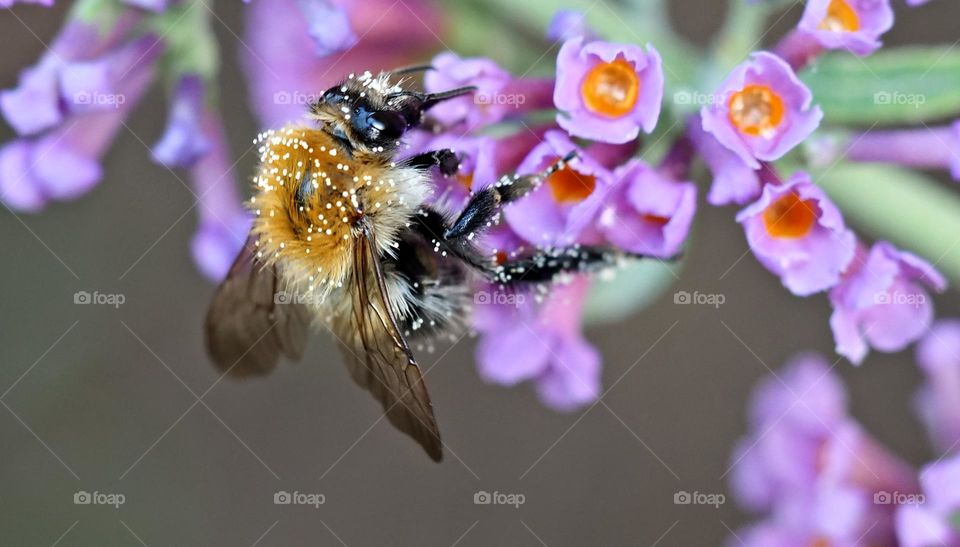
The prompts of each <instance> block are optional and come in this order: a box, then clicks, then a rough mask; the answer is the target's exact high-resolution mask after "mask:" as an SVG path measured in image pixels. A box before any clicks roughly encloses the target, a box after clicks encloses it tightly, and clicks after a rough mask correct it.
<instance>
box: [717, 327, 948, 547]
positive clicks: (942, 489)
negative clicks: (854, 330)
mask: <svg viewBox="0 0 960 547" xmlns="http://www.w3.org/2000/svg"><path fill="white" fill-rule="evenodd" d="M917 360H918V362H919V364H920V368H921V369H922V370H923V371H924V372H925V373H926V376H927V380H926V383H925V384H924V385H923V386H922V387H921V389H920V392H918V394H917V411H918V414H919V415H920V417H921V419H922V421H923V422H924V424H925V425H926V426H927V429H928V432H929V433H930V435H931V438H932V439H933V441H934V444H935V445H937V446H938V449H939V451H941V452H940V454H942V456H941V457H940V458H938V459H937V461H935V462H933V463H931V464H929V465H927V466H925V467H923V468H922V469H920V470H916V469H913V468H912V467H911V466H909V465H908V464H906V463H905V462H904V461H903V460H901V459H900V458H898V457H897V456H896V455H895V454H893V453H892V452H891V451H890V450H888V449H887V448H885V447H884V446H883V445H882V444H881V443H880V442H879V441H877V440H876V439H875V438H873V437H872V436H871V435H870V434H869V433H867V432H866V431H865V430H864V428H863V426H861V425H860V424H859V423H857V421H856V419H855V418H853V417H852V416H850V414H849V411H848V407H847V394H846V390H845V388H844V386H843V383H842V381H841V380H840V378H839V377H838V376H837V375H836V374H835V372H834V371H833V367H832V366H830V365H829V363H828V362H827V361H826V360H824V359H823V358H822V357H820V356H819V355H814V354H804V355H799V356H797V357H795V358H793V359H792V360H791V361H790V362H788V363H787V364H786V365H785V366H784V367H783V368H782V369H781V370H780V371H777V372H773V373H771V375H770V377H768V378H765V379H764V380H763V381H762V382H761V383H760V384H759V385H758V386H757V387H756V388H755V390H754V392H753V395H752V396H751V398H750V411H749V419H750V433H749V434H748V435H747V436H746V437H745V438H744V439H742V440H741V441H740V442H739V443H738V444H737V446H736V448H735V449H734V452H733V455H732V460H731V466H730V471H728V475H729V477H730V482H731V487H732V489H733V492H734V494H735V497H736V498H737V501H738V502H739V503H740V504H741V505H742V506H743V507H744V508H746V509H748V510H750V511H751V512H754V513H758V514H762V515H763V520H761V521H760V522H758V523H756V524H753V525H750V526H748V527H747V528H745V529H744V530H740V531H737V532H735V534H734V535H733V536H732V537H731V538H730V540H729V541H728V545H746V546H748V547H752V546H755V545H756V546H761V545H763V546H769V545H782V546H794V545H796V546H801V545H821V544H823V545H857V544H865V545H901V546H905V547H927V546H932V545H957V544H958V543H960V530H958V529H957V528H956V527H955V522H954V521H952V519H953V518H954V515H955V514H956V511H957V510H960V496H958V492H960V453H958V452H957V451H956V448H957V446H958V445H960V428H958V421H957V418H958V417H960V389H958V388H960V322H958V321H956V320H951V321H944V322H942V323H939V324H937V325H936V326H934V327H933V328H932V329H931V330H930V331H929V333H928V334H927V335H926V337H925V338H924V339H923V340H922V342H921V343H920V344H919V345H918V350H917Z"/></svg>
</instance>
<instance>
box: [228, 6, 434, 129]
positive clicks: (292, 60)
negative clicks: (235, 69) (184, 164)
mask: <svg viewBox="0 0 960 547" xmlns="http://www.w3.org/2000/svg"><path fill="white" fill-rule="evenodd" d="M331 5H336V6H340V7H342V8H343V9H345V10H346V13H347V15H348V17H349V20H350V24H351V28H352V29H353V31H354V33H355V34H356V35H357V36H360V37H361V38H360V40H359V41H358V42H357V44H356V45H355V46H353V47H351V48H349V49H347V50H346V51H344V52H343V53H341V54H339V55H330V56H326V57H319V56H317V55H313V54H311V53H312V52H315V51H316V49H317V43H316V41H315V40H314V38H313V37H312V36H311V34H310V30H311V28H310V24H309V22H308V21H307V20H306V19H305V18H304V17H303V15H302V12H301V10H300V7H299V6H298V4H297V0H257V1H256V2H251V3H250V5H248V6H246V7H245V12H246V13H245V16H246V32H245V36H244V42H246V44H247V45H248V46H249V47H243V48H241V50H240V51H241V61H242V63H243V68H244V72H245V73H246V76H247V83H248V86H249V90H250V98H251V103H252V106H253V108H254V111H255V112H256V113H257V115H258V116H259V118H260V121H261V122H262V124H263V125H264V126H268V127H280V126H282V125H284V124H286V123H287V122H290V121H296V120H300V119H301V118H303V116H304V113H305V112H306V110H307V103H308V102H310V101H311V100H315V99H316V98H317V96H318V93H321V92H322V91H323V90H324V89H327V88H328V87H330V86H331V85H333V84H334V83H336V82H337V81H339V80H340V78H342V77H343V76H345V75H346V74H349V73H351V72H363V71H364V70H370V71H376V70H383V69H387V70H389V69H393V68H397V67H400V66H406V65H409V64H411V63H413V62H414V61H415V59H417V58H418V57H419V55H421V54H422V52H423V51H426V50H430V49H432V48H435V47H436V46H437V45H438V41H437V40H438V39H437V36H436V33H435V31H434V30H433V29H435V28H438V27H439V26H441V22H440V20H439V14H438V13H437V12H436V10H434V9H431V6H430V5H429V4H427V3H426V2H425V1H423V0H404V1H403V2H393V1H391V0H368V1H367V2H364V3H362V4H360V3H357V2H346V1H339V0H338V1H335V2H332V4H331Z"/></svg>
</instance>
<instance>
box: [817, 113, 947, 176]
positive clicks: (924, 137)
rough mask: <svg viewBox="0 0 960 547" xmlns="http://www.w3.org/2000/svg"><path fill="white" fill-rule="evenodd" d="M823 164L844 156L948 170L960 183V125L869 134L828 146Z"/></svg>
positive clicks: (854, 136) (859, 159)
mask: <svg viewBox="0 0 960 547" xmlns="http://www.w3.org/2000/svg"><path fill="white" fill-rule="evenodd" d="M824 145H825V146H822V147H821V148H823V149H824V150H823V151H825V152H827V154H826V155H827V156H828V157H826V158H822V160H823V161H830V162H833V161H835V158H837V157H840V156H843V157H845V158H846V159H848V160H852V161H859V162H876V163H892V164H897V165H904V166H907V167H914V168H919V169H948V170H950V173H951V175H952V176H953V178H954V179H956V180H960V121H955V122H953V123H952V124H950V125H947V126H940V127H924V128H921V129H895V130H890V131H869V132H867V133H861V134H857V135H851V136H850V137H849V138H848V139H847V140H846V142H834V143H830V142H824Z"/></svg>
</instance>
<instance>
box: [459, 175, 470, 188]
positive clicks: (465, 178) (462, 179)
mask: <svg viewBox="0 0 960 547" xmlns="http://www.w3.org/2000/svg"><path fill="white" fill-rule="evenodd" d="M457 182H459V183H460V184H461V185H463V187H464V188H466V189H467V190H472V189H473V173H466V174H459V173H458V174H457Z"/></svg>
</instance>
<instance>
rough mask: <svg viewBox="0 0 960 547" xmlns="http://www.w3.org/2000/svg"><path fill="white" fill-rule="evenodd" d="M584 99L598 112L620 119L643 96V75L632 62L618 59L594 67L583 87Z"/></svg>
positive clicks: (593, 110) (581, 87)
mask: <svg viewBox="0 0 960 547" xmlns="http://www.w3.org/2000/svg"><path fill="white" fill-rule="evenodd" d="M580 93H581V94H582V95H583V102H584V103H585V104H586V106H587V109H588V110H590V111H591V112H593V113H595V114H602V115H604V116H610V117H611V118H618V117H620V116H623V115H625V114H628V113H629V112H630V111H631V110H633V107H634V105H636V104H637V97H639V96H640V76H639V75H637V72H636V71H635V70H634V69H633V67H632V66H631V65H630V63H628V62H626V61H624V60H621V59H614V61H613V62H611V63H600V64H598V65H597V66H595V67H593V68H591V69H590V72H588V73H587V76H586V77H585V78H584V79H583V84H581V86H580Z"/></svg>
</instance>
